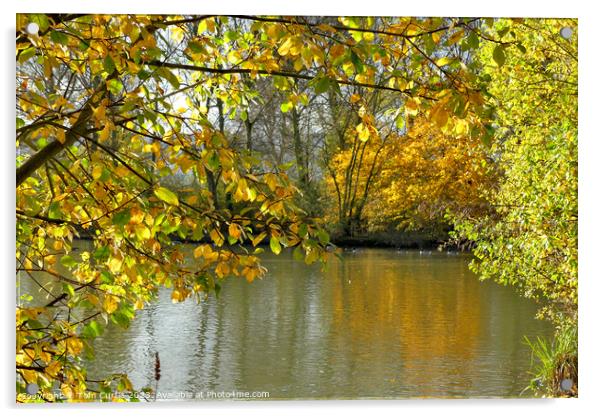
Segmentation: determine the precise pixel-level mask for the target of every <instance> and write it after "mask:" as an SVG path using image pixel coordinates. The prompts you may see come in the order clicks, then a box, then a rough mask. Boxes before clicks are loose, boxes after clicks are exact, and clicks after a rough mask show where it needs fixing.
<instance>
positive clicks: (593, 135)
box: [0, 0, 602, 417]
mask: <svg viewBox="0 0 602 417" xmlns="http://www.w3.org/2000/svg"><path fill="white" fill-rule="evenodd" d="M593 3H594V2H592V1H589V2H586V1H581V0H571V1H557V0H554V1H550V0H549V1H545V2H539V3H536V2H531V3H530V2H527V1H524V0H504V1H496V2H487V1H478V2H477V1H473V2H470V1H459V0H456V1H452V0H429V1H411V2H410V1H403V0H388V1H387V0H369V1H364V2H359V1H355V2H354V1H349V0H347V1H343V0H330V1H328V0H297V1H296V2H293V1H285V0H258V1H249V0H220V1H207V0H197V1H194V2H193V1H188V2H186V1H183V0H170V1H153V0H143V1H141V0H125V1H124V0H110V1H108V0H105V1H102V2H100V1H97V2H85V1H81V0H77V1H73V0H55V1H54V2H52V3H51V2H49V1H46V2H40V1H39V0H38V1H34V0H19V1H18V3H17V2H11V3H10V5H9V4H6V3H5V4H3V7H2V9H3V10H2V19H3V23H4V24H3V32H4V35H5V37H4V41H3V42H2V51H3V54H2V58H4V59H3V64H2V66H1V67H2V72H3V74H2V77H0V85H1V86H2V97H4V100H1V101H0V102H1V103H2V110H1V112H0V115H1V117H2V122H3V127H4V129H3V132H4V134H5V136H4V137H3V138H2V141H1V143H2V149H1V157H2V158H3V161H2V164H1V165H2V168H3V169H4V175H3V177H2V178H3V180H2V181H0V184H1V185H2V189H1V190H0V191H1V194H0V195H2V196H4V198H3V201H4V203H3V204H2V209H3V215H2V216H0V219H2V229H1V230H2V231H3V237H2V240H1V242H2V249H3V250H2V251H1V253H2V256H3V257H4V259H3V261H4V262H2V265H3V269H4V272H5V273H4V274H2V281H3V284H4V285H3V288H2V297H3V300H4V303H3V305H2V308H1V311H2V321H1V322H0V323H1V325H2V335H3V337H2V340H3V342H2V343H0V347H1V349H2V362H1V363H2V369H1V372H0V375H2V376H3V378H2V380H1V390H0V392H1V393H2V406H3V408H6V409H7V411H8V413H9V414H11V415H12V414H18V415H36V416H40V415H49V416H63V415H71V414H75V413H77V414H81V413H82V412H85V413H86V414H87V415H90V416H96V415H99V416H100V415H106V413H107V411H109V412H110V413H112V414H113V413H114V414H116V415H124V414H132V413H140V414H144V415H145V416H163V415H165V414H166V411H169V410H172V409H173V410H175V411H176V412H177V413H178V414H183V415H203V414H209V415H211V416H220V415H232V414H241V415H243V414H244V415H245V416H262V417H263V416H271V415H274V416H276V415H277V416H280V415H283V414H285V415H291V416H297V415H298V416H306V415H307V414H308V413H311V414H314V413H318V414H320V415H322V414H333V413H337V414H339V413H340V414H344V415H350V416H365V415H366V414H368V413H378V415H379V416H380V415H395V416H399V415H404V414H406V415H413V414H415V413H419V414H427V415H441V414H445V415H448V414H449V415H452V416H453V415H461V416H472V415H474V416H481V415H483V413H487V415H488V417H489V416H492V417H493V416H505V417H506V416H508V414H516V413H520V414H523V413H524V414H527V413H528V414H529V415H533V416H534V415H545V416H546V417H547V416H556V415H558V416H567V415H570V416H574V415H581V414H585V415H588V414H589V413H587V412H588V411H589V409H590V407H591V408H593V407H594V406H595V405H597V404H596V399H597V397H598V396H600V389H601V388H602V386H601V385H602V384H600V380H602V369H601V366H600V360H599V358H600V352H602V351H601V350H600V330H599V327H600V319H599V318H601V317H602V314H601V311H600V306H601V305H602V303H601V302H600V296H601V295H602V288H601V285H600V282H601V280H602V274H601V273H600V272H599V271H600V268H599V267H598V268H596V267H597V265H596V263H595V261H596V255H597V256H600V255H599V249H600V245H599V244H598V241H599V239H600V238H601V237H602V230H601V227H600V216H602V212H601V210H600V207H601V205H600V197H599V195H600V189H601V187H600V183H601V181H600V179H602V176H601V175H600V169H599V167H600V166H601V165H602V163H601V162H600V161H601V159H602V158H601V157H602V155H601V152H600V150H601V145H600V143H601V142H602V135H601V134H600V133H599V128H598V129H597V126H596V125H597V123H596V121H597V120H600V115H599V113H600V110H599V109H600V106H599V105H598V103H599V102H600V98H601V97H602V94H601V88H600V83H601V81H600V77H599V73H600V68H601V67H602V66H601V65H600V64H601V62H600V56H599V55H600V51H602V48H601V47H600V39H602V37H601V36H600V32H599V30H598V28H599V27H600V21H599V19H600V17H599V16H600V15H599V14H598V13H596V10H595V8H594V6H592V4H593ZM16 12H69V13H73V12H81V13H90V12H94V13H163V14H177V13H199V14H284V15H296V14H304V15H400V16H523V17H578V18H579V42H580V45H579V209H580V210H579V211H580V213H579V217H580V218H579V274H580V275H579V281H580V296H579V303H580V306H579V307H580V326H579V351H580V358H579V359H580V367H579V371H580V373H579V387H580V390H579V395H580V397H579V399H576V400H424V401H421V400H408V401H391V400H386V401H306V402H301V401H281V402H269V403H262V402H251V403H248V402H244V403H243V402H237V403H202V404H195V403H182V404H174V403H168V404H156V403H155V404H147V405H135V404H134V405H131V404H125V405H119V404H110V405H108V406H105V407H100V406H98V405H90V404H84V405H72V406H69V405H58V406H47V407H44V408H40V407H21V406H20V407H16V406H15V405H14V395H15V394H14V389H15V387H14V371H13V369H14V356H13V353H14V333H13V332H14V327H13V320H14V309H13V306H14V300H15V297H14V294H15V287H14V263H15V261H14V227H15V220H14V202H15V197H14V188H13V187H14V186H13V184H14V178H15V159H14V151H15V150H14V142H13V138H14V127H15V125H14V123H15V122H14V120H15V119H14V100H15V99H14V91H15V90H14V83H15V81H14V80H15V78H14V71H15V68H14V64H13V62H14V61H13V59H14V58H13V57H14V55H13V54H14V27H15V13H16ZM596 408H597V407H596Z"/></svg>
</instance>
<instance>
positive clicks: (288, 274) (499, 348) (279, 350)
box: [88, 249, 551, 398]
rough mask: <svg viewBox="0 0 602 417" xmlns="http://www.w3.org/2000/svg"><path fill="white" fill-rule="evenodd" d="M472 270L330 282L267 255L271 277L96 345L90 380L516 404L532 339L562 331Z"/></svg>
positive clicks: (372, 254) (398, 270) (350, 275)
mask: <svg viewBox="0 0 602 417" xmlns="http://www.w3.org/2000/svg"><path fill="white" fill-rule="evenodd" d="M468 260H469V259H468V257H466V256H461V255H451V256H450V255H446V254H440V253H434V254H432V255H420V254H419V253H418V252H408V253H398V252H396V251H394V250H375V249H371V250H368V249H366V250H361V251H358V252H357V253H346V254H345V255H344V260H343V261H342V262H340V261H336V260H335V261H333V262H332V263H330V264H329V266H328V269H327V270H326V271H321V270H320V269H319V267H317V266H306V265H305V264H304V263H302V262H296V261H294V260H293V259H292V256H291V254H290V253H283V254H281V255H280V256H279V257H275V256H273V255H270V254H266V255H265V257H264V264H265V266H266V267H267V268H268V270H269V272H268V275H267V276H266V277H265V278H264V279H263V280H259V281H256V282H254V283H252V284H248V283H247V282H246V281H245V280H244V279H234V278H233V279H228V280H226V282H225V283H224V285H223V289H222V293H221V296H220V298H219V299H215V298H214V297H210V298H209V299H208V300H206V301H204V302H202V303H201V304H196V303H194V302H192V301H191V300H189V301H186V302H184V303H181V304H173V303H172V302H171V298H170V291H169V290H165V291H161V293H160V296H159V299H158V300H157V302H155V303H154V304H152V305H151V306H149V307H148V308H146V309H145V310H142V311H140V312H139V313H138V315H137V318H136V320H135V321H134V322H133V324H132V326H131V327H130V328H129V329H126V330H123V329H120V328H117V327H115V326H110V328H109V329H108V330H107V331H106V332H105V333H104V335H103V336H102V337H100V338H98V339H97V340H96V341H95V343H94V346H95V350H96V358H95V359H94V360H91V361H89V362H88V365H89V374H90V376H92V377H102V376H106V375H107V374H109V373H113V372H116V373H117V372H127V373H128V374H129V375H130V377H131V379H132V381H133V383H134V385H135V387H137V388H142V387H144V386H150V385H154V384H153V365H154V352H155V351H157V352H159V354H160V356H161V366H162V378H161V381H160V385H159V389H160V390H161V391H163V392H200V391H205V390H215V391H220V390H225V391H228V390H239V391H258V390H261V391H269V392H270V398H412V397H439V398H448V397H492V396H493V397H513V396H518V395H519V394H520V393H521V391H522V389H523V388H524V387H525V386H526V385H527V383H528V379H529V375H528V370H529V364H530V352H529V349H528V347H527V346H526V345H525V344H524V342H523V337H524V336H525V335H527V336H530V337H534V336H538V335H539V336H544V335H548V334H550V331H551V329H550V328H549V326H547V325H546V323H543V322H540V321H536V320H535V319H533V316H534V314H535V310H536V306H535V305H534V304H533V303H531V302H530V301H529V300H525V299H522V298H520V297H518V296H517V295H516V294H515V293H514V292H513V291H512V290H511V289H509V288H504V287H500V286H498V285H496V284H494V283H492V282H479V281H478V279H477V277H475V276H474V275H473V274H472V273H471V272H470V271H469V270H468V267H467V264H468Z"/></svg>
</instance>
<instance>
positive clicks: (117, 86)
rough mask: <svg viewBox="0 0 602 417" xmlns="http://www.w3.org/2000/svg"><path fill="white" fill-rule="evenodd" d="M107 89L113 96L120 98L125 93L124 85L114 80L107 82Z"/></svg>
mask: <svg viewBox="0 0 602 417" xmlns="http://www.w3.org/2000/svg"><path fill="white" fill-rule="evenodd" d="M107 88H108V89H109V91H110V92H111V93H112V94H114V95H116V96H118V95H119V94H121V92H122V91H123V84H122V83H121V81H119V80H117V79H115V78H114V79H111V80H108V81H107Z"/></svg>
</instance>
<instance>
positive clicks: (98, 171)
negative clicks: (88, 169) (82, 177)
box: [92, 165, 102, 180]
mask: <svg viewBox="0 0 602 417" xmlns="http://www.w3.org/2000/svg"><path fill="white" fill-rule="evenodd" d="M101 176H102V165H95V166H94V168H93V169H92V178H94V179H95V180H97V179H99V178H100V177H101Z"/></svg>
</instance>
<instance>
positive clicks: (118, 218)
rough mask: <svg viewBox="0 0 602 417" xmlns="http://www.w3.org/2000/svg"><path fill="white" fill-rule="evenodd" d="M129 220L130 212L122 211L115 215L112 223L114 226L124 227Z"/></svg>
mask: <svg viewBox="0 0 602 417" xmlns="http://www.w3.org/2000/svg"><path fill="white" fill-rule="evenodd" d="M130 218H131V215H130V211H129V210H123V211H120V212H118V213H115V215H114V216H113V219H112V221H113V224H114V225H116V226H125V225H126V224H128V223H129V221H130Z"/></svg>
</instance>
